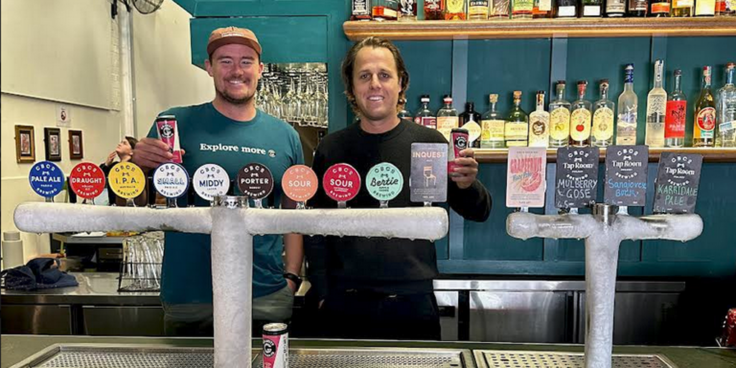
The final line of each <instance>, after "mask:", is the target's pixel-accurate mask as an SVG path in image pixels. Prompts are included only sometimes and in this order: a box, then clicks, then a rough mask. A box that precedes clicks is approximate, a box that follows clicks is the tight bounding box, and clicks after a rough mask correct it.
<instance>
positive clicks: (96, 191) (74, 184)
mask: <svg viewBox="0 0 736 368" xmlns="http://www.w3.org/2000/svg"><path fill="white" fill-rule="evenodd" d="M69 186H70V187H71V189H72V190H73V191H74V193H76V194H77V195H78V196H79V197H81V198H84V199H93V198H95V197H97V196H98V195H100V194H102V191H103V190H104V189H105V173H104V172H102V169H100V167H99V166H97V165H95V164H93V163H89V162H82V163H81V164H78V165H77V166H74V168H73V169H72V173H71V174H70V175H69Z"/></svg>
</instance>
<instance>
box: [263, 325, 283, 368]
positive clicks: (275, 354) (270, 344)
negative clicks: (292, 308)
mask: <svg viewBox="0 0 736 368" xmlns="http://www.w3.org/2000/svg"><path fill="white" fill-rule="evenodd" d="M263 368H289V326H287V325H286V323H269V324H267V325H265V326H263Z"/></svg>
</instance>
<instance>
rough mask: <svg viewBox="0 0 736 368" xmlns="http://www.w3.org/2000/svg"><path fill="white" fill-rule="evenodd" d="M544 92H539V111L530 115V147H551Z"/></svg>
mask: <svg viewBox="0 0 736 368" xmlns="http://www.w3.org/2000/svg"><path fill="white" fill-rule="evenodd" d="M544 94H545V93H544V91H537V109H536V110H534V111H533V112H532V113H531V114H529V147H548V146H549V113H548V112H547V111H544V105H545V103H544Z"/></svg>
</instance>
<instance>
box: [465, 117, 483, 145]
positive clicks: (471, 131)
mask: <svg viewBox="0 0 736 368" xmlns="http://www.w3.org/2000/svg"><path fill="white" fill-rule="evenodd" d="M463 129H467V131H468V139H469V140H470V143H471V144H472V143H473V142H475V141H476V140H477V139H478V138H480V134H481V129H480V125H478V123H476V122H475V121H473V120H470V121H469V122H467V123H465V124H463Z"/></svg>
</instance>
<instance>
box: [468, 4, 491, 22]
mask: <svg viewBox="0 0 736 368" xmlns="http://www.w3.org/2000/svg"><path fill="white" fill-rule="evenodd" d="M488 11H489V8H488V0H470V2H469V3H468V16H469V17H470V18H483V19H486V18H488Z"/></svg>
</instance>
